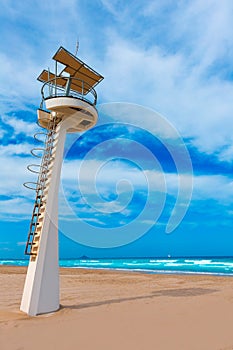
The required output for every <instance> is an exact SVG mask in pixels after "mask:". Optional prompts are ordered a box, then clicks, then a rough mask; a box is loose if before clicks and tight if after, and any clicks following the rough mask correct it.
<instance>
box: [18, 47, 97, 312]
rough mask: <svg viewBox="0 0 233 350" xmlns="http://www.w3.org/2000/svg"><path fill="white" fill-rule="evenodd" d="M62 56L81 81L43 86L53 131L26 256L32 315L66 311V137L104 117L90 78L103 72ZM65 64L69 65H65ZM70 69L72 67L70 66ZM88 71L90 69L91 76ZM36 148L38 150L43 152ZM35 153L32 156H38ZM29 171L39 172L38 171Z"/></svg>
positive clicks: (62, 79)
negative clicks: (62, 218) (62, 209)
mask: <svg viewBox="0 0 233 350" xmlns="http://www.w3.org/2000/svg"><path fill="white" fill-rule="evenodd" d="M59 52H60V53H62V55H63V56H62V58H63V61H64V54H65V55H66V56H65V58H66V59H67V61H68V62H69V63H70V61H71V63H72V65H73V66H72V69H73V70H74V71H75V77H71V76H68V77H67V76H62V75H61V74H60V75H57V74H55V75H53V78H52V79H50V80H48V82H46V81H45V84H44V86H43V88H42V97H43V101H42V102H43V103H45V109H42V108H40V109H39V110H38V122H39V124H40V125H41V126H42V127H43V128H45V129H47V130H48V131H47V134H46V139H45V148H44V150H43V152H44V153H43V156H42V162H41V164H40V165H39V171H38V174H39V175H38V180H37V182H36V183H34V184H35V188H34V189H35V190H36V200H35V204H34V209H33V214H32V220H31V224H30V230H29V235H28V241H27V245H26V250H25V253H26V254H28V255H30V261H29V266H28V271H27V276H26V280H25V285H24V291H23V296H22V301H21V307H20V310H21V311H23V312H25V313H27V314H28V315H30V316H35V315H38V314H43V313H49V312H54V311H56V310H58V309H59V307H60V302H59V257H58V190H59V183H60V173H61V166H62V161H63V152H64V144H65V139H66V133H67V132H68V133H70V132H81V131H85V130H87V129H90V128H91V127H93V126H94V125H95V124H96V122H97V118H98V113H97V110H96V108H95V103H96V93H95V91H94V90H93V85H96V84H97V83H98V81H97V78H96V79H95V81H94V80H93V81H92V85H91V86H90V85H89V83H90V81H91V80H90V79H93V75H94V74H95V76H96V77H98V73H96V72H95V71H93V70H92V69H91V68H90V67H88V66H86V65H85V64H84V63H83V62H81V61H80V60H78V59H76V57H75V56H73V55H72V54H70V53H68V51H66V50H65V49H63V48H60V49H59V50H58V52H57V53H56V55H55V56H54V57H56V58H58V61H59ZM75 60H77V62H78V63H77V66H79V69H80V62H81V63H82V65H81V68H82V67H84V68H85V70H83V71H84V72H85V74H86V76H87V80H88V83H86V82H85V80H80V79H79V78H78V77H79V75H78V74H77V69H76V70H75V68H77V67H75ZM56 62H57V61H56ZM62 63H63V64H65V62H62ZM66 68H67V67H66ZM69 69H71V68H70V66H69ZM88 69H90V75H89V76H88ZM56 70H57V69H56ZM42 73H43V72H42ZM43 74H44V73H43ZM46 74H47V73H46ZM82 74H83V73H82ZM40 77H41V76H40ZM99 77H100V78H99V81H101V80H102V79H103V77H102V76H100V75H99ZM83 78H84V76H83V75H82V79H83ZM40 80H42V79H40ZM96 81H97V82H96ZM63 83H64V84H63ZM44 87H48V90H49V94H48V95H47V96H46V97H45V93H44ZM90 92H91V93H92V95H94V97H95V99H94V102H93V101H92V102H90V101H89V100H88V99H87V97H86V95H87V94H89V93H90ZM35 150H37V151H38V150H41V148H38V149H35ZM35 150H34V153H33V152H32V153H33V154H34V155H35V156H37V155H36V154H35ZM32 166H34V167H35V166H36V165H32ZM32 166H31V167H32ZM29 170H31V171H33V170H32V168H29ZM33 172H36V171H33ZM31 184H33V183H25V185H26V187H29V188H32V187H31V186H32V185H31Z"/></svg>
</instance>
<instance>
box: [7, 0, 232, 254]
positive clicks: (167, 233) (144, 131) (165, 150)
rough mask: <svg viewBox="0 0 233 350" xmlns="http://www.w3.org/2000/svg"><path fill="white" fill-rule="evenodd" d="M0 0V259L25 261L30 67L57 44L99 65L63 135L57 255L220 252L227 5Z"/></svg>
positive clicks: (228, 78) (39, 64)
mask: <svg viewBox="0 0 233 350" xmlns="http://www.w3.org/2000/svg"><path fill="white" fill-rule="evenodd" d="M31 5H32V2H31V1H29V0H22V1H18V2H15V1H11V0H2V1H1V12H0V19H1V20H0V33H1V38H2V40H1V41H0V76H1V80H0V140H1V144H0V156H1V172H0V258H23V257H24V247H25V241H26V238H27V233H28V228H29V222H30V217H31V213H32V209H33V199H34V195H35V194H34V193H33V192H32V191H31V192H30V191H29V190H27V189H25V188H24V187H23V186H22V184H23V182H25V181H33V180H35V176H32V174H30V173H29V172H28V171H27V169H26V167H27V165H28V164H30V163H35V162H36V163H38V161H36V160H35V159H34V158H33V157H32V156H31V155H30V150H31V148H33V147H34V146H35V145H36V141H35V140H34V138H33V134H34V133H35V132H38V131H42V130H40V128H39V127H38V125H37V124H36V120H37V109H38V108H39V105H40V101H41V95H40V89H41V84H40V83H39V82H38V81H37V77H38V75H39V74H40V72H41V71H42V70H43V69H44V68H47V67H50V69H51V70H53V69H54V67H53V62H52V56H53V55H54V53H55V52H56V51H57V49H58V48H59V47H60V46H63V47H65V48H66V49H67V50H69V51H70V52H73V53H74V52H75V48H76V42H77V39H78V40H79V51H78V57H79V58H80V59H82V60H84V61H85V62H86V63H87V64H88V65H90V66H91V67H93V68H94V69H95V70H96V71H97V72H99V73H100V74H102V75H103V76H104V80H103V81H102V82H101V83H100V84H99V85H98V86H97V87H96V91H97V93H98V105H97V109H98V112H99V122H98V124H97V125H96V127H95V128H93V129H91V130H89V131H87V132H86V133H83V134H76V135H67V141H66V148H65V154H64V162H63V167H62V175H61V189H60V196H59V208H60V209H59V231H60V233H59V239H60V257H61V258H78V257H80V256H89V257H93V258H94V257H106V258H107V257H154V256H156V257H157V256H161V257H166V256H232V255H233V253H232V246H233V230H232V219H233V204H232V198H233V179H232V165H233V136H232V130H233V98H232V96H233V31H232V17H233V2H232V1H231V0H222V1H217V0H206V1H201V0H192V1H189V0H185V1H182V0H180V1H171V0H158V1H139V0H135V1H131V0H130V1H122V0H112V1H110V0H93V1H88V0H82V1H81V0H80V1H79V0H56V1H51V0H48V1H46V2H41V1H37V0H35V1H34V2H33V6H31Z"/></svg>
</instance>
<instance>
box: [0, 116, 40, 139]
mask: <svg viewBox="0 0 233 350" xmlns="http://www.w3.org/2000/svg"><path fill="white" fill-rule="evenodd" d="M1 119H2V121H3V122H4V123H5V124H7V125H9V126H11V127H12V128H13V130H14V134H15V135H16V136H17V135H18V134H20V133H23V134H26V135H27V136H33V135H34V133H35V132H37V131H41V128H39V127H38V125H37V124H36V123H35V122H34V123H30V122H26V121H24V120H22V119H20V118H16V117H14V116H6V115H3V116H1Z"/></svg>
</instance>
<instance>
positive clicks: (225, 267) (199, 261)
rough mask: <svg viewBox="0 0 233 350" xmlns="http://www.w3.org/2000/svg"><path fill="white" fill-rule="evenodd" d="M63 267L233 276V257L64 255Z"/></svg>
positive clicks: (25, 262)
mask: <svg viewBox="0 0 233 350" xmlns="http://www.w3.org/2000/svg"><path fill="white" fill-rule="evenodd" d="M0 265H9V266H27V265H28V260H26V259H25V260H23V259H22V260H15V259H0ZM60 267H69V268H81V269H108V270H127V271H137V272H143V273H160V274H165V273H166V274H206V275H222V276H233V257H231V258H209V257H208V258H144V259H143V258H131V259H128V258H127V259H90V258H81V259H61V260H60Z"/></svg>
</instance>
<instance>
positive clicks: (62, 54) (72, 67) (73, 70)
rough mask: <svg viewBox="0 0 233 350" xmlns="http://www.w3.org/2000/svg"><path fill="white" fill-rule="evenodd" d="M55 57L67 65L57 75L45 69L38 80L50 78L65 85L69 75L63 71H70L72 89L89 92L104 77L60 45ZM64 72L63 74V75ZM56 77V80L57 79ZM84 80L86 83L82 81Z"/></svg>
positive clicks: (60, 84) (54, 82)
mask: <svg viewBox="0 0 233 350" xmlns="http://www.w3.org/2000/svg"><path fill="white" fill-rule="evenodd" d="M53 59H54V60H55V61H57V62H59V63H61V64H63V65H64V66H65V68H64V69H63V70H62V72H61V73H60V74H59V75H57V77H56V75H55V74H53V73H51V72H49V71H47V70H43V71H42V73H41V74H40V75H39V77H38V80H39V81H41V82H47V81H48V80H51V79H54V80H53V81H52V82H51V83H52V84H56V85H58V86H61V87H65V85H66V82H67V75H64V74H63V73H64V72H65V73H68V75H70V76H71V77H72V78H77V79H72V82H71V87H70V88H71V89H72V90H75V91H77V92H79V93H83V94H87V93H88V92H89V91H90V90H91V88H94V87H95V86H96V85H97V84H99V83H100V82H101V80H103V79H104V77H103V76H102V75H100V74H99V73H97V72H96V71H94V70H93V69H92V68H91V67H89V66H88V65H87V64H86V63H84V62H83V61H81V60H80V59H79V58H77V57H76V56H74V55H73V54H72V53H70V52H69V51H67V50H66V49H64V47H62V46H61V47H60V48H59V49H58V51H57V52H56V53H55V55H54V56H53ZM62 74H63V75H62ZM55 78H56V80H55ZM82 81H83V82H84V84H83V83H82Z"/></svg>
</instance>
